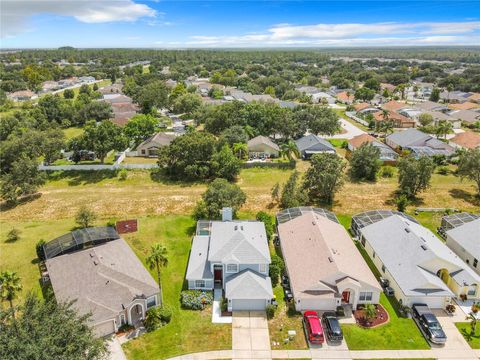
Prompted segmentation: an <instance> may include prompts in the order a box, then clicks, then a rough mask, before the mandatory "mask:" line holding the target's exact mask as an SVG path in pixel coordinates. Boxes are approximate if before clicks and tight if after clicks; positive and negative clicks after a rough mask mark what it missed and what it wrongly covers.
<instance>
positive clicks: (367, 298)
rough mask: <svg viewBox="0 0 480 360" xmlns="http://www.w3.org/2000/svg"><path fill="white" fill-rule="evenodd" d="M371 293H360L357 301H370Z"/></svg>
mask: <svg viewBox="0 0 480 360" xmlns="http://www.w3.org/2000/svg"><path fill="white" fill-rule="evenodd" d="M372 298H373V293H372V292H371V291H362V292H360V296H359V298H358V300H360V301H372Z"/></svg>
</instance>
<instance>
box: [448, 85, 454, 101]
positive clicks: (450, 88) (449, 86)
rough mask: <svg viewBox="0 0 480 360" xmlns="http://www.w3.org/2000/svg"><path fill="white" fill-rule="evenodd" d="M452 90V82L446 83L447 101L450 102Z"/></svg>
mask: <svg viewBox="0 0 480 360" xmlns="http://www.w3.org/2000/svg"><path fill="white" fill-rule="evenodd" d="M452 91H453V84H451V83H450V84H448V85H447V102H448V103H449V102H450V93H451V92H452Z"/></svg>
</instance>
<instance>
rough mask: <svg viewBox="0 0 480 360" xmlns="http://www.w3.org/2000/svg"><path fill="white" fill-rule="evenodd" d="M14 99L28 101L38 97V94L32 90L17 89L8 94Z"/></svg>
mask: <svg viewBox="0 0 480 360" xmlns="http://www.w3.org/2000/svg"><path fill="white" fill-rule="evenodd" d="M7 97H8V98H9V99H10V100H12V101H27V100H33V99H36V98H38V96H37V94H35V93H34V92H33V91H30V90H20V91H15V92H12V93H10V94H8V95H7Z"/></svg>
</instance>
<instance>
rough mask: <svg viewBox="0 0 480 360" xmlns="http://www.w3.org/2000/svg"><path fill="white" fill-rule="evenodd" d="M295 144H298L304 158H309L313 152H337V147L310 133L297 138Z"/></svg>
mask: <svg viewBox="0 0 480 360" xmlns="http://www.w3.org/2000/svg"><path fill="white" fill-rule="evenodd" d="M295 144H297V148H298V151H299V152H300V155H301V156H302V158H303V159H308V158H310V157H311V156H312V155H313V154H320V153H331V154H336V150H335V147H334V146H333V145H332V144H330V143H329V142H328V141H327V140H325V139H322V138H321V137H318V136H317V135H314V134H310V135H307V136H304V137H302V138H300V139H298V140H295Z"/></svg>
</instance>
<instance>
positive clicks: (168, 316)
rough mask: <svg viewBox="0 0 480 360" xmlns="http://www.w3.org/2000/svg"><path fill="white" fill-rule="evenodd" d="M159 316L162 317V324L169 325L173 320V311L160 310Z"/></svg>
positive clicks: (166, 308) (164, 308)
mask: <svg viewBox="0 0 480 360" xmlns="http://www.w3.org/2000/svg"><path fill="white" fill-rule="evenodd" d="M158 316H159V317H160V320H161V321H162V323H165V324H168V323H169V322H170V320H172V310H170V309H169V308H168V307H162V308H159V310H158Z"/></svg>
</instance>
